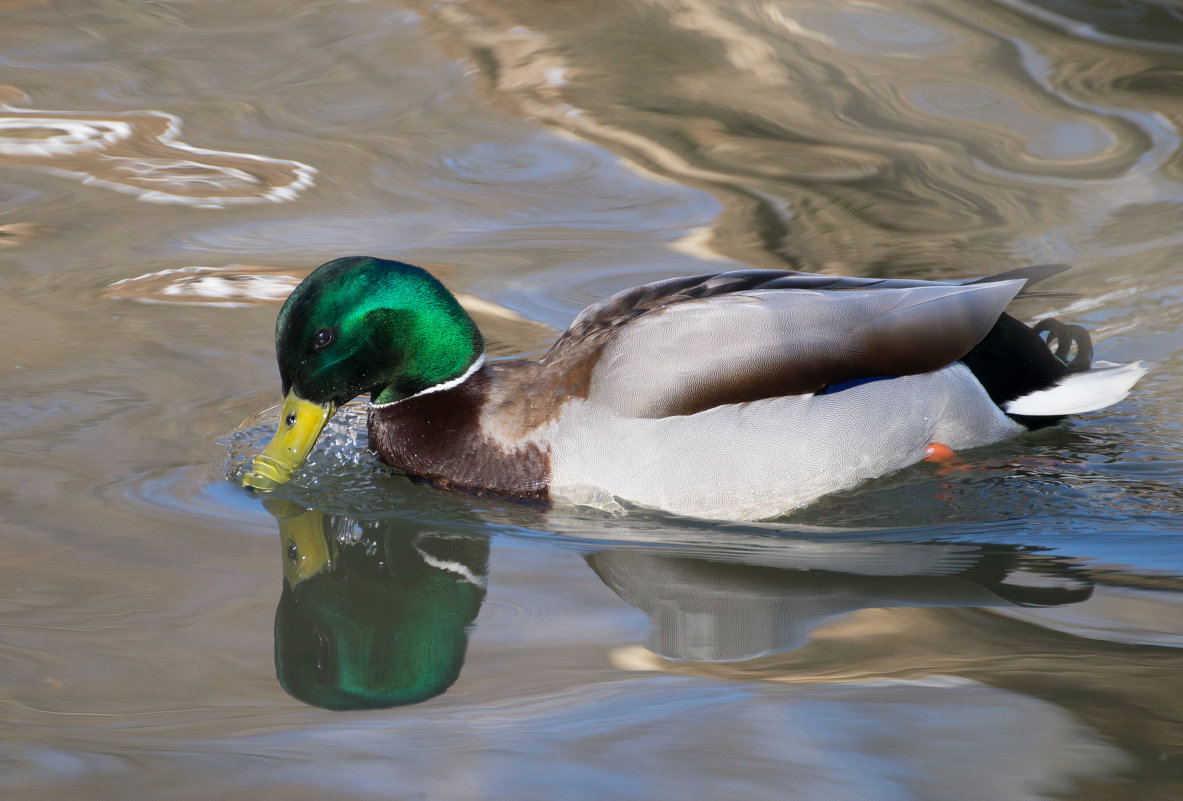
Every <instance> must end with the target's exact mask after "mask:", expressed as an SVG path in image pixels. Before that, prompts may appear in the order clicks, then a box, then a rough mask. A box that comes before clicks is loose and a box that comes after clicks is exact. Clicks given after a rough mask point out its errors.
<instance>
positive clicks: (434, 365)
mask: <svg viewBox="0 0 1183 801" xmlns="http://www.w3.org/2000/svg"><path fill="white" fill-rule="evenodd" d="M484 347H485V345H484V340H483V339H482V338H481V334H480V331H478V330H477V327H476V324H475V323H474V322H473V321H472V318H471V317H469V316H468V313H467V312H465V311H464V309H462V308H461V307H460V304H459V303H458V302H457V301H456V298H454V297H453V296H452V294H451V293H450V292H448V290H447V289H445V288H444V285H443V284H441V283H440V282H439V281H437V280H436V279H435V278H434V277H433V276H432V275H431V274H430V273H428V272H427V271H426V270H422V269H420V268H418V267H413V266H412V265H410V264H403V263H402V262H398V261H388V260H386V259H376V258H368V257H356V256H355V257H349V258H344V259H336V260H334V261H330V262H328V263H327V264H322V265H321V266H320V267H318V268H316V270H315V271H314V272H313V273H312V274H311V275H309V276H308V277H307V278H305V279H304V280H303V281H302V282H301V283H300V285H299V286H298V287H296V289H295V290H294V291H293V292H292V294H291V295H290V296H289V297H288V299H287V301H286V302H285V303H284V304H283V308H282V309H280V311H279V318H278V319H277V320H276V321H275V354H276V357H277V359H278V360H279V376H280V379H281V380H282V381H283V392H284V394H285V395H286V394H287V393H288V392H289V391H294V392H295V393H296V394H297V395H298V396H300V397H301V398H303V399H304V400H307V401H311V402H312V403H324V402H326V401H332V402H333V403H335V404H337V405H338V406H339V405H341V404H342V403H345V402H346V401H349V400H351V399H352V398H355V397H357V396H358V395H362V394H365V393H369V394H370V395H371V396H372V397H373V399H374V401H375V402H378V403H388V402H390V401H396V400H402V399H403V398H408V397H410V396H412V395H415V394H417V393H419V392H422V391H423V390H425V389H428V388H429V387H433V386H436V385H438V384H442V383H444V382H445V381H449V380H451V379H454V378H457V377H459V376H460V375H462V374H463V373H464V372H465V370H467V369H468V367H469V366H470V365H471V364H472V363H473V361H475V360H476V359H477V358H478V357H479V356H480V355H481V354H482V353H483V352H484Z"/></svg>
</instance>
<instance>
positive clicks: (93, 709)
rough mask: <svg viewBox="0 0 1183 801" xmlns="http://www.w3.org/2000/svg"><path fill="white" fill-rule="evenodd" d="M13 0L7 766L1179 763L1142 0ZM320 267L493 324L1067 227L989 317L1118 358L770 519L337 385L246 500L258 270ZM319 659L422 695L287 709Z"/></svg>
mask: <svg viewBox="0 0 1183 801" xmlns="http://www.w3.org/2000/svg"><path fill="white" fill-rule="evenodd" d="M3 17H4V23H3V24H2V25H0V84H3V85H4V88H3V89H0V100H2V101H3V102H4V103H5V104H7V105H6V106H5V107H4V108H3V109H0V264H2V269H0V288H2V291H0V320H2V321H3V323H2V325H3V328H2V330H3V332H4V335H5V336H4V341H5V356H4V358H3V359H2V360H0V370H2V371H3V379H2V380H0V396H2V397H3V401H4V408H5V411H6V413H5V414H4V415H3V417H2V418H0V504H2V505H0V551H2V559H0V609H2V616H0V795H2V796H3V797H5V798H13V799H22V798H37V799H42V798H57V797H67V796H73V795H78V796H81V797H87V798H120V799H126V798H145V799H147V798H151V799H161V798H170V799H171V798H177V799H181V798H202V799H205V798H227V799H230V798H258V797H264V796H265V797H271V796H278V795H280V794H283V795H284V796H285V797H290V798H313V797H317V798H319V797H323V796H324V794H325V793H326V792H328V793H331V794H332V795H333V796H334V797H343V798H391V797H394V798H448V799H461V798H548V799H554V798H587V799H600V798H608V797H611V798H638V799H641V798H644V799H649V798H674V797H686V798H745V799H748V798H751V799H758V798H785V797H789V798H827V799H844V798H859V799H866V798H874V799H904V798H908V799H913V798H915V799H928V798H932V799H937V798H949V797H958V798H982V799H997V798H1007V799H1024V798H1030V799H1043V798H1080V799H1092V798H1096V799H1109V798H1114V797H1122V798H1172V797H1177V796H1179V795H1183V706H1181V705H1180V701H1179V699H1180V698H1181V697H1183V692H1181V691H1183V687H1180V678H1179V677H1180V676H1183V660H1181V659H1180V656H1179V654H1180V644H1181V637H1183V625H1181V624H1180V622H1179V621H1180V619H1181V616H1180V614H1179V613H1180V600H1181V596H1180V589H1181V587H1183V584H1181V581H1180V578H1181V577H1183V557H1181V556H1180V554H1183V547H1181V546H1183V529H1181V527H1180V525H1179V521H1180V518H1181V517H1183V491H1181V489H1180V483H1181V482H1180V477H1181V475H1183V469H1181V463H1183V449H1181V448H1180V445H1179V442H1180V440H1181V430H1180V429H1181V427H1180V418H1179V413H1178V404H1177V398H1178V397H1179V395H1180V393H1181V392H1183V369H1181V364H1180V361H1181V359H1180V343H1181V342H1183V315H1180V313H1179V311H1178V309H1179V308H1180V306H1179V301H1180V300H1181V299H1183V277H1181V276H1183V273H1181V272H1180V270H1179V268H1178V263H1179V260H1180V257H1183V183H1181V182H1183V159H1181V157H1180V130H1181V126H1183V94H1181V93H1180V89H1181V87H1183V45H1181V44H1180V42H1183V19H1181V18H1180V15H1179V13H1178V10H1177V9H1176V7H1175V6H1173V5H1171V4H1169V3H1165V2H1164V3H1150V2H1140V3H1138V2H1109V3H1099V2H1096V3H1094V2H1042V1H1040V2H1019V1H1017V0H1015V1H1012V2H1006V3H998V4H986V5H983V4H980V3H968V2H964V3H961V2H959V3H926V2H907V0H891V1H890V2H887V3H877V4H876V3H862V2H858V3H856V2H838V3H833V2H827V3H820V2H817V3H815V2H810V0H801V1H800V2H792V3H790V2H779V1H774V2H767V3H755V2H743V3H726V2H715V1H714V0H673V1H672V2H668V3H660V4H658V3H642V2H636V0H628V2H625V0H620V1H619V2H604V3H600V4H597V5H596V7H595V9H591V8H590V7H587V8H580V7H576V6H571V5H570V4H537V3H526V2H517V0H495V1H494V2H476V0H471V1H470V0H458V1H457V2H449V3H419V2H416V0H406V2H402V3H398V2H361V3H356V2H330V1H329V0H325V2H308V3H284V2H278V0H257V1H256V2H250V3H237V4H231V3H184V2H169V3H152V4H141V3H113V2H98V3H80V2H73V0H48V2H32V0H15V2H13V1H11V0H10V2H7V3H4V4H3ZM347 253H374V254H376V255H386V256H392V257H397V258H401V259H403V260H406V261H411V262H414V263H417V264H422V265H424V266H426V267H428V268H430V269H432V270H433V271H435V272H436V273H437V274H438V275H440V276H441V278H442V279H443V280H444V281H445V282H446V283H447V284H448V285H449V286H450V287H451V288H453V289H454V290H455V291H456V292H457V293H458V294H460V295H461V298H462V300H463V302H464V303H465V304H466V305H467V306H468V307H469V308H470V309H472V310H473V313H474V314H475V315H476V316H477V319H478V321H479V322H480V324H481V326H482V328H483V329H484V330H485V331H486V332H487V333H488V335H489V339H490V341H491V343H492V346H493V347H492V350H493V352H494V353H496V354H497V355H512V354H519V353H526V354H537V353H538V352H540V350H541V349H542V348H544V347H545V346H546V344H547V343H548V341H549V340H550V339H551V338H553V336H554V335H555V334H556V333H557V331H559V330H561V329H562V328H563V327H564V326H565V325H566V324H567V323H568V322H569V321H570V320H571V319H572V318H573V317H574V315H575V314H576V313H578V311H579V310H580V309H581V308H582V307H583V306H584V305H586V304H587V303H589V302H591V301H593V300H595V299H596V298H599V297H601V296H603V295H605V294H607V293H609V292H612V291H615V290H617V289H621V288H624V287H627V286H631V285H634V284H636V283H640V282H643V281H647V280H653V279H658V278H664V277H668V276H672V275H677V274H686V273H693V272H705V271H712V270H719V269H727V268H729V267H733V266H735V265H738V264H753V265H758V266H782V265H786V264H787V265H796V266H801V267H804V268H806V269H816V270H832V271H836V272H844V273H850V274H863V275H896V276H911V277H926V278H930V277H938V278H939V277H971V276H978V275H983V274H987V273H989V272H998V271H1002V270H1005V269H1008V268H1010V267H1012V266H1015V265H1016V264H1021V263H1030V262H1042V261H1063V262H1069V263H1072V264H1073V265H1074V269H1073V271H1072V272H1070V273H1068V274H1066V275H1065V276H1063V277H1062V278H1060V279H1057V283H1056V286H1055V288H1056V289H1058V290H1063V291H1064V292H1066V293H1069V294H1068V295H1066V296H1062V297H1050V298H1046V297H1045V298H1032V299H1028V300H1023V301H1021V302H1020V303H1018V304H1016V311H1017V312H1018V313H1019V314H1020V315H1021V316H1023V317H1025V318H1028V319H1035V318H1038V317H1042V316H1047V315H1049V314H1055V315H1057V316H1061V317H1065V318H1069V319H1071V320H1072V321H1074V322H1078V323H1081V324H1083V325H1085V326H1086V327H1088V328H1089V329H1090V330H1091V331H1092V332H1093V336H1094V339H1095V341H1096V343H1097V351H1098V355H1099V357H1101V358H1105V359H1109V360H1112V361H1127V360H1132V359H1143V360H1146V361H1148V362H1149V363H1150V366H1151V368H1152V372H1151V373H1150V374H1149V375H1148V376H1147V377H1146V378H1145V379H1144V380H1143V381H1142V383H1141V384H1140V385H1139V388H1138V390H1137V391H1136V392H1135V394H1134V395H1132V396H1131V398H1130V399H1129V400H1128V401H1126V402H1125V403H1123V404H1121V405H1120V406H1118V407H1115V408H1113V409H1109V410H1106V411H1103V412H1100V413H1095V414H1091V415H1087V416H1084V417H1082V418H1080V419H1077V420H1075V421H1073V422H1071V423H1069V424H1067V425H1065V426H1063V427H1060V428H1057V429H1053V430H1050V431H1045V432H1042V433H1040V434H1038V435H1034V436H1030V437H1027V438H1024V439H1021V440H1017V441H1012V442H1009V443H1002V444H1000V445H997V446H993V447H990V448H986V449H981V450H978V451H974V452H971V453H966V454H962V458H963V464H962V465H961V466H960V467H958V468H949V467H938V466H933V465H920V466H917V467H915V468H913V469H910V470H906V471H903V472H901V473H899V474H896V475H892V476H887V477H884V478H882V479H879V480H877V481H874V482H870V483H869V484H867V485H865V486H862V487H859V488H857V489H855V490H852V491H849V492H846V493H842V494H840V495H837V496H833V497H830V498H826V499H824V500H822V501H821V502H819V503H818V504H816V505H814V506H812V507H809V508H807V509H804V510H801V511H799V512H797V513H795V514H794V515H792V516H790V517H789V518H786V519H784V520H780V521H774V522H772V523H769V524H763V525H724V526H719V525H715V524H711V523H708V522H703V521H693V520H679V519H676V518H670V517H666V516H662V515H658V514H654V513H651V512H646V511H644V510H632V511H630V512H628V513H627V514H622V515H607V514H604V513H600V512H590V511H585V510H579V509H555V510H549V511H548V510H540V509H536V508H533V507H530V506H522V505H517V504H513V503H508V502H503V501H498V500H494V499H488V498H473V497H468V496H464V495H457V494H450V493H446V492H441V491H438V490H435V489H432V488H430V487H428V486H425V485H421V484H415V483H411V482H408V481H407V480H406V479H405V478H403V477H401V476H397V475H390V474H389V473H388V472H387V471H385V470H384V469H382V468H381V467H380V466H378V465H376V464H375V463H373V461H372V460H371V459H369V457H368V456H366V455H365V453H364V452H363V451H362V450H361V447H360V442H361V440H360V439H359V436H360V432H359V430H358V424H359V420H360V417H359V414H360V413H359V412H358V411H356V410H354V411H349V412H348V413H347V414H346V415H344V416H343V417H342V418H341V420H340V421H339V422H338V423H336V424H334V426H333V429H332V431H331V437H330V438H329V439H328V440H326V442H325V443H324V446H323V447H322V448H321V449H320V450H319V451H318V452H317V453H316V454H314V456H313V459H312V461H311V462H310V464H309V468H308V469H307V470H306V471H305V472H304V473H303V474H302V475H301V476H300V477H299V478H298V480H297V481H295V482H293V484H292V485H290V486H288V487H285V488H284V489H283V490H281V491H279V492H277V493H276V496H275V498H274V500H273V501H269V502H268V504H267V505H266V506H264V504H263V503H262V502H260V501H259V500H258V499H256V498H252V497H250V496H248V495H246V494H245V493H244V492H242V491H241V490H240V489H239V488H238V487H237V485H236V483H235V482H233V481H232V480H228V479H227V475H228V474H229V475H230V476H231V477H232V476H233V475H235V474H236V472H237V471H239V470H240V469H241V467H242V465H243V463H244V462H245V460H247V459H248V458H249V456H250V455H251V454H252V453H254V452H255V451H256V450H257V449H258V447H259V446H260V445H261V443H262V442H263V441H264V440H265V438H266V437H267V435H268V434H269V431H268V426H269V425H274V422H275V415H276V414H277V412H276V410H275V404H276V403H277V401H278V382H277V380H276V375H275V368H274V357H273V354H272V352H271V342H270V339H271V334H270V332H271V328H272V325H273V322H274V315H275V311H276V309H277V304H278V302H279V300H280V299H281V298H282V297H283V296H284V295H285V294H286V292H287V291H288V290H290V288H291V286H293V285H294V283H295V282H296V281H298V280H299V278H300V277H301V276H302V275H304V274H306V273H307V272H308V271H309V270H310V269H311V268H313V267H314V266H315V265H317V264H319V263H320V262H322V261H325V260H328V259H329V258H333V257H336V256H339V255H343V254H347ZM285 576H286V578H285ZM285 587H287V589H285ZM293 602H295V604H296V605H295V607H292V606H291V604H292V603H293ZM277 608H279V609H280V611H281V614H280V615H279V618H278V620H279V622H280V623H281V625H280V626H279V627H278V628H277V627H276V621H277ZM291 608H296V609H297V611H298V614H297V613H292V612H291V611H290V609H291ZM285 609H287V610H288V611H283V610H285ZM334 610H336V611H334ZM333 615H336V616H335V617H334V616H333ZM309 621H311V622H309ZM470 623H471V625H470ZM318 632H319V633H318ZM325 637H329V638H337V641H338V642H345V643H347V644H356V643H360V645H357V646H356V649H355V651H354V652H353V653H355V654H356V656H355V658H354V659H353V660H351V661H350V660H347V663H346V664H334V663H333V662H332V660H331V659H326V658H325V654H326V651H325V647H324V645H323V642H324V638H325ZM367 638H368V639H367ZM367 643H368V645H367ZM351 647H352V646H351ZM383 648H385V649H387V650H382V649H383ZM277 653H279V654H280V657H281V658H280V660H279V662H280V669H279V674H280V675H279V678H280V679H282V681H283V684H282V686H281V682H280V681H279V680H277V671H276V661H275V659H276V654H277ZM376 654H384V655H387V656H384V657H383V658H381V659H377V658H374V657H375V655H376ZM408 654H411V655H412V656H413V655H415V654H418V655H421V657H422V658H420V657H415V658H411V657H409V656H408ZM318 660H319V661H318ZM367 660H368V661H367ZM424 665H430V669H427V668H424V667H423V666H424ZM363 668H364V669H363ZM310 671H311V672H310ZM318 671H319V672H318ZM349 671H354V672H353V673H349ZM367 671H368V672H367ZM342 672H345V673H349V676H351V677H353V678H351V679H350V680H351V681H353V683H354V685H359V684H366V683H367V682H368V683H369V685H368V686H372V685H374V684H375V683H381V682H384V683H385V684H384V685H383V686H384V687H385V689H386V691H388V693H395V692H398V693H402V694H403V695H402V696H401V700H403V701H405V702H408V703H407V705H404V706H401V707H395V708H392V709H386V710H377V711H375V710H354V711H330V710H328V709H324V708H321V707H318V706H313V705H310V704H309V703H306V702H305V701H301V700H299V698H301V697H304V698H306V699H307V700H310V701H312V702H314V703H322V704H325V705H330V706H331V705H333V704H334V702H333V700H332V698H330V697H329V695H331V693H329V692H328V691H327V690H326V689H325V688H326V687H331V686H333V681H336V680H339V679H340V676H341V675H342ZM334 676H335V677H336V678H334ZM309 677H311V678H309ZM359 677H360V678H359ZM284 687H286V688H287V690H288V692H285V689H284ZM301 688H303V689H301ZM289 692H290V693H291V694H289ZM409 702H415V703H409ZM337 705H341V704H340V703H337Z"/></svg>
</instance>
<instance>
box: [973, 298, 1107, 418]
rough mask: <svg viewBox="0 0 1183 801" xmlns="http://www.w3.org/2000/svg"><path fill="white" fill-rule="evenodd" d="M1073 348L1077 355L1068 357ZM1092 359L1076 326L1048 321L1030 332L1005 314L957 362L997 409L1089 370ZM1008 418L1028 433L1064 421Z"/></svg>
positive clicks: (1083, 333) (1086, 338)
mask: <svg viewBox="0 0 1183 801" xmlns="http://www.w3.org/2000/svg"><path fill="white" fill-rule="evenodd" d="M1043 333H1046V334H1048V340H1047V341H1045V340H1044V339H1043V337H1042V336H1041V334H1043ZM1053 341H1054V342H1055V344H1056V348H1055V351H1054V352H1053V350H1052V348H1051V343H1052V342H1053ZM1074 345H1075V349H1076V353H1075V355H1072V350H1073V346H1074ZM1092 355H1093V345H1092V340H1091V339H1090V338H1089V335H1088V332H1087V331H1085V330H1084V329H1083V328H1081V327H1080V326H1078V325H1069V324H1065V323H1061V322H1060V321H1059V320H1055V319H1052V318H1048V319H1047V320H1043V321H1041V322H1039V323H1038V324H1036V326H1035V327H1034V328H1031V327H1029V326H1027V325H1024V324H1023V323H1022V322H1020V321H1019V320H1016V319H1015V318H1014V317H1011V316H1010V315H1009V314H1003V315H1002V316H1001V317H999V318H998V322H997V323H995V324H994V327H993V328H992V329H990V333H989V334H987V335H986V337H985V339H983V340H982V341H981V342H979V343H978V344H977V345H976V346H975V347H974V349H973V350H971V351H970V352H969V353H968V354H966V355H965V356H964V357H963V358H962V359H961V361H962V362H963V363H964V364H965V365H966V366H967V367H968V368H969V369H970V370H971V371H972V372H973V374H974V376H975V377H976V378H977V379H978V381H979V382H981V384H982V386H983V387H985V389H986V392H987V394H989V396H990V400H992V401H994V403H996V404H997V405H998V406H999V407H1001V406H1002V405H1003V404H1004V403H1006V402H1007V401H1012V400H1015V399H1016V398H1021V397H1022V396H1024V395H1029V394H1030V393H1032V392H1038V391H1039V390H1041V389H1047V388H1049V387H1051V386H1052V385H1054V384H1055V383H1056V382H1057V381H1059V380H1060V379H1061V378H1063V377H1064V376H1066V375H1068V374H1070V373H1076V372H1080V371H1082V370H1087V369H1088V368H1089V364H1090V362H1091V361H1092ZM1069 356H1071V358H1069ZM1010 417H1011V418H1012V419H1013V420H1015V421H1016V422H1017V423H1019V424H1021V425H1024V426H1026V427H1027V428H1031V429H1036V428H1043V427H1045V426H1050V425H1054V424H1055V423H1057V422H1059V421H1060V420H1062V419H1063V417H1062V416H1056V417H1029V416H1024V415H1010Z"/></svg>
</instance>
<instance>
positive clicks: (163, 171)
mask: <svg viewBox="0 0 1183 801" xmlns="http://www.w3.org/2000/svg"><path fill="white" fill-rule="evenodd" d="M20 94H21V93H19V92H16V91H14V90H13V89H12V88H11V87H0V166H14V167H31V168H35V169H44V170H51V171H54V172H57V173H60V174H64V175H69V176H70V177H73V178H77V179H78V180H81V181H82V182H84V183H87V184H91V185H96V186H104V187H107V188H109V189H115V190H118V191H120V192H129V193H132V194H134V195H136V196H137V197H138V198H139V199H140V200H144V201H148V202H150V203H183V204H187V205H194V206H209V207H220V206H224V205H228V204H234V203H255V202H265V201H270V202H273V203H278V202H282V201H285V200H292V199H294V198H296V197H298V196H299V194H300V193H301V192H303V191H304V190H305V189H307V188H308V187H310V186H312V182H313V176H314V175H315V174H316V169H315V168H314V167H311V166H309V165H307V164H303V163H301V162H298V161H289V160H287V159H276V158H270V157H267V156H258V155H253V154H249V153H231V152H227V151H221V150H211V149H208V148H202V147H195V146H193V145H189V144H186V143H184V142H182V141H180V139H179V137H180V133H181V120H180V118H179V117H176V116H174V115H172V114H168V113H166V112H163V111H155V110H147V111H133V112H124V113H120V114H117V115H109V116H100V115H96V114H89V113H86V112H81V111H45V110H39V109H20V108H15V107H13V106H11V105H9V104H8V103H6V102H4V101H9V100H13V99H15V98H16V97H19V96H20Z"/></svg>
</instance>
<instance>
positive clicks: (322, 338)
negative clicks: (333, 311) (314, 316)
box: [312, 328, 337, 350]
mask: <svg viewBox="0 0 1183 801" xmlns="http://www.w3.org/2000/svg"><path fill="white" fill-rule="evenodd" d="M336 338H337V329H335V328H322V329H320V330H319V331H317V332H316V336H314V337H312V347H313V348H314V349H316V350H324V349H325V348H327V347H328V346H329V345H332V344H333V340H335V339H336Z"/></svg>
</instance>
